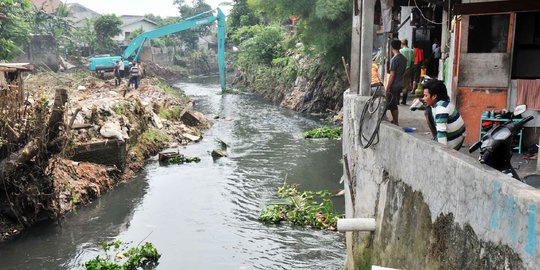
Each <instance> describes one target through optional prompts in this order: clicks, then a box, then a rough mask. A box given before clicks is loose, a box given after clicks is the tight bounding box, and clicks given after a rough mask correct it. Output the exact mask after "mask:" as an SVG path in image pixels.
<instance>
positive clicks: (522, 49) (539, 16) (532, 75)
mask: <svg viewBox="0 0 540 270" xmlns="http://www.w3.org/2000/svg"><path fill="white" fill-rule="evenodd" d="M513 56H514V58H513V61H512V79H539V78H540V67H539V66H538V65H535V64H534V63H538V62H539V61H540V12H522V13H518V14H517V17H516V33H515V38H514V55H513Z"/></svg>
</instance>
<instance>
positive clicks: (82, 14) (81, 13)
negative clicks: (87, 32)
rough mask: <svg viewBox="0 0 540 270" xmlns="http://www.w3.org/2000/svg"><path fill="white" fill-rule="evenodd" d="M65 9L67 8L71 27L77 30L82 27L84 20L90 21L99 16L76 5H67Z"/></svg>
mask: <svg viewBox="0 0 540 270" xmlns="http://www.w3.org/2000/svg"><path fill="white" fill-rule="evenodd" d="M67 7H68V8H69V16H70V19H71V21H72V22H73V26H74V27H77V28H79V27H83V26H84V24H85V20H92V19H96V18H98V17H99V16H101V14H99V13H97V12H95V11H93V10H91V9H89V8H87V7H85V6H83V5H81V4H78V3H69V4H67Z"/></svg>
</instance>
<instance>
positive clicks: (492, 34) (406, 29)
mask: <svg viewBox="0 0 540 270" xmlns="http://www.w3.org/2000/svg"><path fill="white" fill-rule="evenodd" d="M388 2H391V1H388V0H380V1H376V4H375V7H374V9H373V13H374V17H375V21H379V24H383V21H385V17H390V19H388V18H386V21H391V22H394V21H395V22H398V23H393V24H392V23H390V24H389V25H391V27H385V28H387V29H388V30H387V31H380V27H374V31H375V32H377V35H378V39H375V41H374V46H373V47H375V48H382V49H383V51H385V50H384V48H385V46H387V45H386V44H384V43H385V40H387V39H385V37H388V36H389V37H391V38H399V39H402V38H407V39H408V41H409V45H410V46H411V45H413V44H414V45H415V46H417V47H419V48H422V49H423V50H424V56H425V58H426V60H427V65H426V66H427V68H428V75H430V76H432V77H433V76H435V77H438V78H439V79H441V80H444V81H445V84H446V86H447V88H448V91H449V96H450V97H451V99H452V100H453V101H455V102H456V104H457V106H458V109H459V112H460V113H461V115H462V116H463V119H464V121H465V124H466V127H467V136H466V143H472V142H475V141H477V140H478V138H479V137H480V132H481V127H480V122H481V121H480V120H481V116H482V113H483V112H484V111H495V110H507V111H513V110H514V108H515V106H516V105H520V104H526V105H527V107H528V110H527V111H526V112H525V113H524V114H523V115H525V116H529V115H533V116H534V117H535V119H534V120H533V121H531V122H529V123H527V125H526V128H525V130H524V133H523V146H524V147H522V149H527V148H528V147H530V146H534V145H535V144H537V143H538V138H539V134H540V132H539V131H537V130H536V127H539V126H540V81H537V80H539V79H540V67H539V66H538V65H535V64H533V63H537V62H538V61H540V34H538V33H540V1H528V0H517V1H495V2H494V1H489V0H463V1H434V0H416V1H405V0H396V1H393V2H394V3H393V6H392V5H391V4H385V3H388ZM388 6H390V8H388ZM388 9H390V11H389V12H385V10H388ZM385 14H388V15H386V16H385ZM378 29H379V31H377V30H378ZM377 41H379V42H377ZM434 42H440V43H439V44H440V47H441V49H442V52H443V57H442V58H441V60H440V61H439V63H433V61H432V58H431V48H432V47H431V46H432V44H433V43H434ZM353 53H354V52H353ZM430 61H431V63H430ZM351 67H352V66H351ZM351 89H353V87H351Z"/></svg>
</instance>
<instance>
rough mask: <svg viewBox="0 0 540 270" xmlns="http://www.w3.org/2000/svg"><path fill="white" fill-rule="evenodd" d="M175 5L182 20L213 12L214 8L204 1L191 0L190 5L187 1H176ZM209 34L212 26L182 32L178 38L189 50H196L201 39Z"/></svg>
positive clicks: (202, 26)
mask: <svg viewBox="0 0 540 270" xmlns="http://www.w3.org/2000/svg"><path fill="white" fill-rule="evenodd" d="M173 3H174V5H176V6H177V8H178V12H179V13H180V18H181V19H182V20H185V19H187V18H189V17H192V16H195V15H197V14H200V13H203V12H206V11H210V10H212V7H211V6H210V5H208V4H207V3H205V1H204V0H191V1H189V3H188V1H186V0H174V2H173ZM209 33H210V25H208V24H205V25H201V26H199V27H196V28H192V29H189V30H185V31H182V32H180V33H178V36H179V37H180V39H181V40H182V41H183V42H184V44H185V45H186V46H187V48H189V49H190V50H196V49H197V42H198V40H199V37H204V36H206V35H208V34H209Z"/></svg>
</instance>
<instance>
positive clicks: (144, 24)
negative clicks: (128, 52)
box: [113, 15, 158, 45]
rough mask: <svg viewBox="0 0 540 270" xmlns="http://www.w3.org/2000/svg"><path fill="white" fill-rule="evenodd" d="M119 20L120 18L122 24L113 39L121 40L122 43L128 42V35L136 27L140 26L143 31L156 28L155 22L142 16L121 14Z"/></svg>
mask: <svg viewBox="0 0 540 270" xmlns="http://www.w3.org/2000/svg"><path fill="white" fill-rule="evenodd" d="M120 20H122V25H121V26H120V29H121V30H122V32H121V33H120V34H119V35H117V36H116V37H114V38H113V39H114V40H116V41H119V42H123V43H124V45H128V44H129V36H130V35H131V33H133V32H135V31H137V30H138V29H141V28H142V30H143V32H148V31H151V30H154V29H156V28H158V25H157V23H155V22H154V21H152V20H150V19H147V18H145V17H144V16H138V15H122V16H120Z"/></svg>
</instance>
